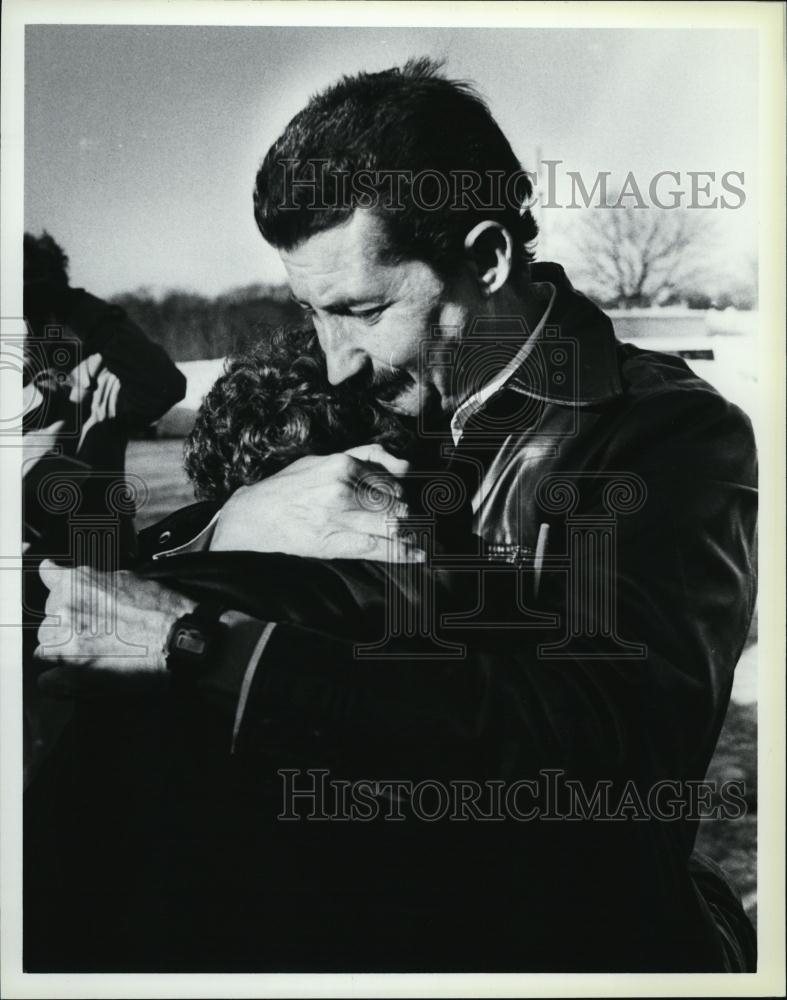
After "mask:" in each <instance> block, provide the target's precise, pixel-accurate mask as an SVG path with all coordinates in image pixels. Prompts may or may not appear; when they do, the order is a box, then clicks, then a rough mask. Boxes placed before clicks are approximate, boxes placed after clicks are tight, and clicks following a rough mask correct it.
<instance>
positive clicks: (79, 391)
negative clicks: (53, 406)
mask: <svg viewBox="0 0 787 1000" xmlns="http://www.w3.org/2000/svg"><path fill="white" fill-rule="evenodd" d="M103 364H104V359H103V358H102V356H101V355H100V354H91V355H90V356H89V357H87V358H85V360H84V361H82V362H81V363H80V364H78V365H77V366H76V368H74V370H73V371H72V372H71V381H72V383H73V384H72V386H71V392H70V393H69V399H70V400H71V402H72V403H79V402H81V401H82V400H83V399H84V398H85V397H86V396H87V394H88V392H90V388H91V385H92V383H93V382H94V381H95V379H96V376H97V375H98V373H99V371H100V370H101V367H102V365H103Z"/></svg>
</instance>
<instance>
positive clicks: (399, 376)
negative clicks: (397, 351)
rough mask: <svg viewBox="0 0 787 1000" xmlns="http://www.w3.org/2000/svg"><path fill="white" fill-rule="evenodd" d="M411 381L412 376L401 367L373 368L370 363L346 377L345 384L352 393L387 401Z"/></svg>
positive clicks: (393, 397) (410, 383)
mask: <svg viewBox="0 0 787 1000" xmlns="http://www.w3.org/2000/svg"><path fill="white" fill-rule="evenodd" d="M412 382H413V380H412V377H411V376H410V375H409V374H408V373H407V372H406V371H404V370H403V369H401V368H381V369H375V368H374V367H373V366H372V364H371V363H370V364H369V365H367V367H366V368H363V369H361V371H359V372H357V373H356V374H355V375H353V377H352V378H351V379H348V380H347V382H345V386H346V388H347V389H349V390H350V391H351V392H352V393H353V394H358V395H362V396H366V397H367V398H370V399H373V400H379V401H380V402H383V403H387V402H390V401H391V400H393V399H395V398H396V397H397V396H398V395H399V394H400V393H401V392H402V390H403V389H406V388H407V387H408V386H410V385H412Z"/></svg>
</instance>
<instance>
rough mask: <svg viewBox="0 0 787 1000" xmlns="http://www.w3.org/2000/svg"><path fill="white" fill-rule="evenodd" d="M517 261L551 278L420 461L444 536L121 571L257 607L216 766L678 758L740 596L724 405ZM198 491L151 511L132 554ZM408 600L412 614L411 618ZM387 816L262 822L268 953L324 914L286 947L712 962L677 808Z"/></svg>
mask: <svg viewBox="0 0 787 1000" xmlns="http://www.w3.org/2000/svg"><path fill="white" fill-rule="evenodd" d="M533 278H534V280H536V281H549V282H551V283H552V284H553V285H554V286H555V288H556V290H557V294H556V298H555V301H554V303H553V307H552V310H551V312H550V315H549V321H548V325H547V327H546V328H545V329H544V330H543V331H542V333H541V334H540V336H539V338H538V342H537V344H536V345H535V347H534V349H533V350H532V351H531V352H530V354H529V355H528V357H527V358H526V359H525V360H524V362H523V364H522V365H521V366H520V367H519V369H518V370H517V371H516V372H515V373H513V374H512V376H511V377H510V378H509V379H508V381H507V382H506V384H505V386H503V387H502V388H501V389H500V391H499V392H497V393H496V394H495V395H494V396H493V398H492V399H490V400H488V401H487V403H486V405H485V406H484V407H483V409H481V410H479V411H478V412H477V413H475V414H474V415H473V416H471V417H470V419H469V421H468V422H467V423H466V424H465V427H464V433H463V435H462V437H461V440H460V441H459V444H458V446H456V447H455V448H450V449H448V450H447V452H446V454H445V463H444V465H443V467H442V468H441V469H440V470H439V472H438V473H436V475H435V476H434V477H433V479H434V481H436V482H440V481H442V486H443V488H444V493H443V496H442V499H441V498H440V497H439V496H438V497H437V498H435V497H433V498H432V501H431V503H432V506H433V511H432V512H433V514H434V517H433V519H432V520H433V522H434V523H439V521H440V519H441V517H442V516H443V515H444V514H445V511H446V510H450V509H452V506H456V505H461V501H462V500H464V501H469V503H470V507H471V510H472V533H471V534H470V535H469V536H465V538H464V541H463V542H462V543H461V544H460V545H458V546H457V547H454V548H452V547H451V546H450V545H448V546H445V545H442V544H436V545H435V547H434V558H433V560H432V562H431V565H430V567H428V568H426V569H419V570H417V571H415V573H414V574H413V573H411V575H410V576H409V577H408V576H407V575H406V574H407V573H408V572H410V571H403V570H402V569H401V567H398V568H397V567H384V566H383V567H381V566H374V567H368V566H367V567H364V565H363V564H350V563H346V564H344V563H341V562H337V563H333V564H330V565H328V566H325V565H320V564H319V563H317V562H316V561H313V560H296V559H291V558H289V557H286V556H249V555H248V554H246V555H240V554H238V555H233V554H232V553H224V554H221V558H220V559H217V558H216V556H217V555H218V554H212V555H211V554H205V555H196V556H183V557H179V558H175V559H174V560H162V561H159V562H157V563H153V564H150V565H148V567H147V568H146V570H145V571H146V572H147V573H149V574H150V575H154V576H157V577H159V578H169V579H172V580H174V581H176V582H177V580H178V578H179V577H180V578H181V581H182V585H183V586H184V589H189V587H191V589H192V590H195V592H197V591H199V589H200V588H199V585H198V581H199V580H200V578H202V579H203V580H204V581H207V590H208V591H210V592H216V593H220V592H222V589H224V592H225V593H226V594H231V595H232V599H233V600H234V602H235V603H236V605H237V606H239V607H243V608H244V609H245V610H247V611H250V612H251V613H252V614H257V615H258V616H260V617H261V618H263V619H266V620H276V621H279V622H281V624H279V625H278V626H277V628H276V629H275V630H274V632H273V635H272V638H271V640H270V642H269V643H268V646H267V647H266V649H265V653H264V656H263V661H262V665H261V666H262V669H258V670H257V672H256V674H255V679H254V683H253V685H252V688H251V691H250V694H249V700H248V704H247V708H246V712H245V715H244V722H243V726H242V729H241V732H240V735H239V741H238V744H237V747H238V753H237V754H236V757H235V759H234V763H233V765H232V766H233V767H234V768H236V769H238V768H239V769H241V770H243V769H244V768H245V767H247V766H248V767H249V774H256V775H257V778H256V779H252V780H256V781H258V782H259V781H261V780H262V779H261V778H259V775H260V774H261V773H262V772H261V769H262V770H264V768H265V767H266V766H267V767H269V768H270V773H271V774H273V771H274V769H275V767H276V766H277V765H278V766H281V763H282V761H292V760H296V761H299V762H300V764H301V765H302V766H304V767H305V766H309V767H319V766H325V767H329V768H331V769H332V771H333V772H334V773H339V774H343V775H346V776H348V777H349V778H350V779H358V778H362V777H363V778H378V779H383V778H392V777H396V778H402V777H407V776H411V777H413V778H414V779H417V780H421V779H439V780H443V781H451V780H455V779H473V780H479V781H501V782H504V783H506V785H510V784H511V783H513V782H515V781H523V780H524V781H527V780H534V779H535V778H537V777H538V776H539V774H542V773H543V772H544V771H545V770H550V769H551V770H554V771H559V772H561V773H562V774H564V775H565V776H568V777H570V778H572V779H575V780H577V781H579V782H581V783H582V784H583V787H584V788H585V789H586V790H587V789H589V790H590V791H592V789H593V788H595V787H596V786H597V784H598V783H599V782H600V783H605V782H609V783H611V785H612V786H613V787H614V788H615V789H616V790H618V791H620V790H621V789H625V788H626V787H627V783H628V782H633V783H634V785H635V786H636V788H637V789H638V790H639V792H640V793H641V795H642V796H643V797H647V795H648V794H649V792H650V790H651V789H652V788H653V787H654V786H656V785H657V784H658V783H659V782H665V781H666V782H679V783H680V782H683V783H686V782H691V781H697V780H699V779H702V777H703V776H704V774H705V770H706V768H707V765H708V762H709V760H710V757H711V754H712V752H713V748H714V745H715V742H716V739H717V736H718V733H719V729H720V727H721V724H722V721H723V718H724V714H725V711H726V707H727V704H728V701H729V696H730V690H731V685H732V679H733V671H734V668H735V665H736V662H737V660H738V657H739V655H740V652H741V649H742V646H743V643H744V640H745V637H746V633H747V629H748V626H749V622H750V619H751V615H752V611H753V606H754V599H755V565H754V563H755V553H756V527H755V525H756V486H757V473H756V453H755V446H754V441H753V435H752V430H751V426H750V423H749V421H748V419H747V418H746V417H745V416H744V414H743V413H741V411H740V410H739V409H737V408H736V407H735V406H733V405H732V404H730V403H729V402H727V401H726V400H725V399H723V398H722V397H721V396H720V395H719V394H718V393H717V392H716V391H715V390H713V389H712V388H711V387H710V386H709V385H707V384H706V383H705V382H703V381H702V380H701V379H700V378H698V377H697V376H696V375H694V374H693V373H692V372H691V371H690V370H689V368H688V367H687V366H686V365H685V363H684V362H683V361H681V360H679V359H677V358H674V357H669V356H665V355H661V354H657V353H654V352H650V351H644V350H640V349H638V348H636V347H633V346H630V345H624V344H620V343H618V342H617V341H616V339H615V337H614V333H613V329H612V325H611V323H610V321H609V320H608V319H607V318H606V317H605V316H604V314H603V313H602V312H601V311H600V310H598V309H597V308H596V307H595V306H594V305H593V304H592V303H590V302H589V300H587V299H586V298H584V297H583V296H581V295H579V294H578V293H576V292H575V291H574V290H573V289H572V287H571V285H570V284H569V282H568V280H567V278H566V277H565V275H564V273H563V271H562V269H560V268H558V267H556V266H555V265H546V264H544V265H536V266H535V267H534V274H533ZM452 497H454V498H457V502H456V504H454V503H453V500H452ZM426 506H427V507H428V506H429V504H428V503H427V505H426ZM214 509H215V508H213V507H211V506H210V505H200V506H198V507H195V508H190V509H189V510H188V511H186V512H183V513H181V514H180V515H176V516H175V517H173V518H171V519H169V520H168V522H167V523H166V525H161V526H158V528H157V529H156V530H155V531H151V532H149V533H148V534H147V536H146V537H145V538H143V539H142V549H143V552H144V553H146V554H147V555H153V554H154V553H155V551H156V550H157V549H159V550H160V549H164V548H171V547H173V546H175V545H177V544H179V543H180V542H183V541H186V540H187V539H188V538H189V537H191V536H192V535H193V534H194V533H195V530H197V529H198V528H199V527H201V526H202V524H204V523H205V522H206V521H207V519H208V518H209V516H210V515H211V514H212V513H213V511H214ZM430 523H431V522H430V521H429V517H428V516H427V517H426V518H425V519H424V521H423V525H425V527H424V529H423V530H425V531H426V532H427V534H428V533H429V531H430V530H431V528H430V527H429V525H430ZM544 526H546V527H544ZM162 538H163V539H164V541H163V542H162V541H161V539H162ZM249 560H251V562H250V561H249ZM255 560H259V561H258V562H255ZM254 566H256V570H255V569H253V568H252V567H254ZM233 567H234V568H233ZM403 574H405V575H403ZM298 576H301V578H302V579H308V580H309V585H308V588H306V591H304V592H302V593H301V595H300V596H298V597H293V596H292V595H293V594H294V593H295V591H297V589H298V588H297V585H296V584H295V583H293V586H292V588H290V586H289V585H288V583H287V581H288V580H292V581H294V580H295V579H296V578H297V577H298ZM211 579H212V583H211V582H210V581H211ZM222 580H223V581H224V582H223V583H222ZM260 581H265V582H260ZM304 593H305V594H306V596H304ZM244 595H245V596H244ZM427 600H431V601H433V602H434V604H435V607H436V608H437V610H438V613H437V615H435V613H434V611H432V612H431V613H430V614H429V615H428V616H426V617H423V616H422V619H421V625H419V623H418V615H419V613H420V610H419V609H422V607H423V604H424V602H425V601H427ZM394 605H397V606H398V607H399V611H396V612H395V611H394V610H393V608H394ZM310 609H311V610H310ZM405 610H408V611H409V613H410V618H409V622H410V624H409V626H408V627H404V621H405V619H406V617H407V616H406V615H405V614H404V611H405ZM446 616H447V617H446ZM452 616H453V617H452ZM414 621H415V624H413V622H414ZM348 622H350V624H348ZM353 622H356V624H353ZM370 622H372V623H373V627H372V626H370V624H369V623H370ZM375 629H376V630H377V634H376V636H375V635H374V632H375ZM381 629H382V631H380V630H381ZM408 629H409V631H408ZM359 639H363V640H364V643H365V650H361V651H359V648H358V640H359ZM375 641H376V642H377V645H376V646H375ZM457 645H459V646H461V647H462V648H461V650H460V651H459V652H458V653H457V650H456V647H457ZM244 762H245V763H244ZM271 781H272V784H271V785H270V786H269V791H271V794H274V795H275V794H276V792H275V788H276V787H277V786H276V785H275V781H276V779H275V778H272V779H271ZM260 787H262V786H260ZM629 787H630V786H629ZM681 787H682V788H683V789H684V791H685V784H684V785H683V786H681ZM635 811H636V810H635ZM404 826H405V825H404V824H401V825H399V824H391V823H388V824H382V826H380V827H379V828H378V827H376V826H374V824H372V827H374V833H373V832H371V829H366V828H362V827H363V825H362V824H361V825H358V824H355V825H354V824H348V827H352V829H348V827H345V828H344V829H345V831H346V832H345V833H344V834H343V835H342V838H337V837H334V836H333V834H332V833H330V834H329V833H326V832H325V829H326V828H325V827H324V826H320V825H319V824H312V825H311V826H309V825H308V824H306V825H305V826H304V827H301V828H298V830H297V831H296V832H295V833H292V834H291V835H289V834H288V836H287V837H286V838H284V839H282V837H284V835H283V834H282V835H281V837H278V838H277V839H276V840H275V842H276V845H277V851H278V852H281V853H279V854H278V860H279V864H278V865H277V866H276V868H277V875H278V876H280V881H277V875H273V874H272V873H271V871H270V869H268V870H267V872H266V874H265V875H264V876H262V875H260V882H259V891H260V892H261V893H267V894H268V898H275V899H276V906H275V911H276V920H275V921H274V922H273V923H271V922H268V923H266V924H265V927H266V930H265V934H266V935H269V937H268V940H269V941H273V940H274V939H275V940H276V941H277V942H278V944H277V945H275V946H273V952H275V953H276V954H277V955H278V956H279V962H280V963H281V962H283V963H284V966H286V967H288V968H292V967H304V966H299V965H298V961H299V959H297V958H296V957H293V956H295V954H296V953H298V954H302V948H303V947H306V948H307V949H308V948H313V947H315V941H317V940H319V939H320V935H325V934H327V933H328V931H327V930H326V928H327V927H330V928H332V930H331V932H330V934H329V938H330V941H331V942H332V943H331V944H330V946H329V948H328V953H329V957H328V958H325V960H324V962H323V964H322V965H320V964H319V963H318V964H317V965H315V966H308V964H307V966H306V967H313V968H318V967H319V968H350V967H352V968H358V964H357V962H355V961H354V960H353V959H351V958H350V957H348V956H350V955H356V954H360V953H361V951H362V949H361V946H360V945H359V944H358V942H359V941H363V943H364V944H363V948H365V949H366V950H365V952H364V954H366V955H367V961H368V967H369V968H392V967H394V966H395V967H401V968H408V969H416V968H431V969H438V968H470V969H475V968H498V969H502V968H507V969H517V968H522V969H531V970H537V969H542V970H545V969H546V970H548V969H561V970H571V969H574V970H592V969H616V970H618V971H625V970H631V971H636V970H641V969H659V968H660V969H664V970H670V971H677V970H679V969H697V970H703V969H706V970H707V969H722V968H725V967H729V961H730V959H729V948H728V947H726V946H725V943H724V939H723V935H720V934H719V932H718V920H717V921H715V922H714V920H713V919H711V917H710V913H709V910H708V905H707V903H706V902H705V900H704V899H703V898H702V896H701V894H700V893H699V892H698V891H697V888H696V885H695V883H694V882H693V881H692V879H691V877H690V874H689V864H688V859H689V856H690V853H691V849H692V845H693V840H694V835H695V832H696V820H695V819H686V818H683V819H681V818H676V819H673V820H665V819H664V818H663V817H662V818H658V817H656V818H654V817H651V818H649V819H646V820H643V819H641V818H640V819H637V818H633V817H631V816H630V817H629V819H628V821H626V822H610V821H608V820H607V821H605V820H598V819H596V820H583V819H577V820H575V821H563V822H560V823H550V822H548V821H546V820H539V821H537V822H535V823H517V822H513V823H511V822H509V823H503V824H499V825H498V824H494V823H487V824H483V823H476V824H471V826H472V829H470V828H468V826H467V824H464V825H463V824H461V823H460V824H456V823H455V824H453V825H452V824H450V823H449V824H447V825H445V824H438V826H439V828H440V831H441V832H440V834H439V836H438V834H437V833H436V832H435V831H430V830H429V829H426V828H425V824H423V823H421V824H420V826H418V824H416V827H417V832H416V833H414V832H413V829H414V828H413V826H412V825H411V826H410V827H409V828H407V832H405V833H402V832H401V830H402V828H403V827H404ZM307 828H308V830H307ZM317 828H319V830H322V831H323V833H322V834H319V833H318V832H315V831H316V830H317ZM276 830H277V832H280V831H281V824H279V826H278V827H276ZM375 837H376V838H377V839H376V840H374V838H375ZM372 843H374V844H376V845H377V846H376V847H372V846H370V845H371V844H372ZM294 845H297V849H296V846H294ZM380 845H385V846H384V847H381V846H380ZM290 851H291V852H292V853H288V852H290ZM285 857H286V858H288V859H289V860H288V861H286V862H284V861H282V858H285ZM293 859H295V860H293ZM246 871H248V869H246ZM370 885H373V886H374V887H375V888H374V891H373V892H369V891H368V887H369V886H370ZM276 886H278V888H276ZM295 886H297V887H298V888H297V889H296V888H294V887H295ZM310 887H311V889H310ZM364 891H365V895H363V900H364V901H363V904H362V905H361V904H359V903H357V901H358V900H359V899H360V898H361V897H359V896H358V893H359V892H364ZM299 892H301V893H304V895H302V896H298V893H299ZM293 893H295V897H293ZM293 898H296V899H300V900H301V902H302V904H303V905H302V906H301V905H300V904H299V905H295V904H294V903H293ZM353 901H356V902H353ZM358 906H360V907H361V908H360V910H359V909H358V908H357V907H358ZM305 910H306V911H308V914H309V916H308V917H306V916H304V911H305ZM338 914H341V918H339V916H338ZM274 924H275V927H274ZM337 928H341V930H337ZM288 935H289V937H288ZM350 938H354V940H355V942H356V946H357V947H353V946H348V945H347V942H348V941H349V940H350ZM290 939H292V941H295V942H296V944H293V945H292V954H290V951H288V947H289V946H288V945H287V944H286V943H283V942H286V941H288V940H290ZM233 940H234V942H235V943H236V944H237V942H238V935H237V930H236V931H235V932H234V933H233ZM326 940H327V939H326ZM342 942H344V944H342ZM237 946H238V948H240V949H241V951H242V950H243V947H242V946H241V945H237ZM249 947H250V946H249ZM348 947H349V950H347V949H348ZM299 949H301V950H300V951H299ZM397 949H399V952H397ZM397 954H398V955H399V958H400V959H401V965H398V964H397V961H398V959H397V960H396V961H393V963H392V955H393V956H396V955H397ZM282 955H290V958H289V959H288V958H282ZM260 961H263V960H260ZM326 963H327V964H326ZM336 963H338V964H336ZM263 966H264V961H263ZM266 967H267V966H266ZM270 967H282V965H281V964H280V965H279V966H275V965H274V966H270Z"/></svg>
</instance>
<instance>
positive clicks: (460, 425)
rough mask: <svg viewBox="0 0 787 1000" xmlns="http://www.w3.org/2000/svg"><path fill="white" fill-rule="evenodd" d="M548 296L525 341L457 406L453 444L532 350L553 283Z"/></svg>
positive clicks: (552, 298)
mask: <svg viewBox="0 0 787 1000" xmlns="http://www.w3.org/2000/svg"><path fill="white" fill-rule="evenodd" d="M549 287H550V296H549V302H548V303H547V307H546V309H545V310H544V312H543V314H542V316H541V319H540V320H539V321H538V323H537V324H536V326H535V328H534V329H533V332H532V333H531V334H530V336H528V337H527V338H526V340H525V342H524V343H523V344H522V346H521V347H520V349H519V350H518V351H517V353H516V354H515V355H514V357H513V358H512V359H511V360H510V361H509V362H508V364H507V365H505V366H504V367H503V368H502V369H501V370H500V371H499V372H498V374H497V375H495V377H494V378H493V379H491V381H489V382H487V383H486V384H485V385H484V386H483V387H482V388H481V389H479V390H478V392H474V393H473V394H472V395H471V396H468V398H467V399H466V400H464V402H462V403H460V404H459V406H458V407H457V409H456V411H455V412H454V415H453V416H452V417H451V437H452V438H453V440H454V444H455V445H457V444H459V439H460V438H461V436H462V432H463V431H464V428H465V425H466V424H467V421H468V420H469V419H470V418H471V417H472V416H473V414H475V413H478V411H479V410H481V409H482V408H483V407H484V406H486V404H487V402H488V401H489V400H490V399H491V398H492V396H494V395H496V394H497V393H498V392H500V391H501V389H503V388H504V387H505V386H506V385H507V383H509V382H511V380H512V379H514V378H515V377H516V375H517V372H518V371H519V370H520V369H521V368H522V367H523V366H524V364H525V362H526V360H527V358H528V355H529V354H530V352H531V351H532V350H533V348H534V346H535V343H536V339H537V338H538V336H539V334H540V333H541V331H542V330H543V329H544V326H545V325H546V321H547V318H548V316H549V314H550V312H551V310H552V306H553V305H554V303H555V298H556V296H557V289H556V288H555V286H554V285H550V286H549Z"/></svg>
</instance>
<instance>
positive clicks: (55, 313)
mask: <svg viewBox="0 0 787 1000" xmlns="http://www.w3.org/2000/svg"><path fill="white" fill-rule="evenodd" d="M67 291H68V257H67V255H66V252H65V250H63V248H62V247H61V246H60V244H59V243H58V242H57V241H56V240H55V239H53V237H52V236H51V235H50V234H49V233H48V232H47V231H46V230H44V231H43V232H42V233H41V235H40V236H34V235H33V233H25V234H24V310H25V319H26V320H27V322H28V324H29V325H30V328H31V331H32V333H33V334H34V335H35V336H41V335H42V334H43V328H44V325H45V324H46V323H47V322H48V321H49V320H51V319H52V318H55V319H59V318H60V314H61V312H62V310H63V301H64V296H65V294H66V293H67Z"/></svg>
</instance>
